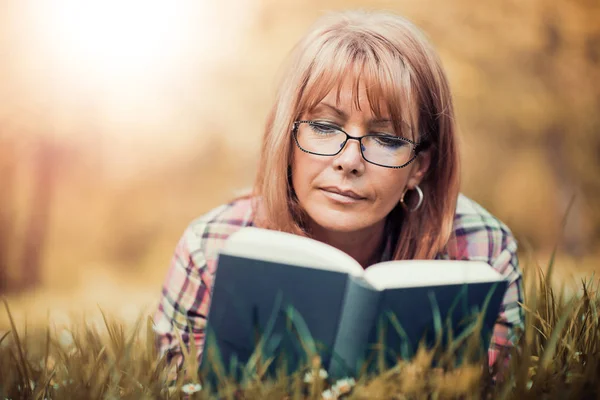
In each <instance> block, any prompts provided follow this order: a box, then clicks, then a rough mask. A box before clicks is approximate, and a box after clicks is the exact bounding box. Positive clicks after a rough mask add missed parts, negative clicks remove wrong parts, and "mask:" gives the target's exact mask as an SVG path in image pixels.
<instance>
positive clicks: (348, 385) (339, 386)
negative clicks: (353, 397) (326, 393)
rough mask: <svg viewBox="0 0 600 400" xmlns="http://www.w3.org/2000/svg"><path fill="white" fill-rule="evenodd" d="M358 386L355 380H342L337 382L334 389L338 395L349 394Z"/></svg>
mask: <svg viewBox="0 0 600 400" xmlns="http://www.w3.org/2000/svg"><path fill="white" fill-rule="evenodd" d="M354 385H356V381H355V380H354V378H342V379H340V380H338V381H337V382H335V383H334V384H333V386H332V389H333V390H334V391H335V392H337V393H348V392H349V391H350V389H352V387H354Z"/></svg>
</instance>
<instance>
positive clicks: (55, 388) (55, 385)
mask: <svg viewBox="0 0 600 400" xmlns="http://www.w3.org/2000/svg"><path fill="white" fill-rule="evenodd" d="M52 387H53V388H54V390H58V388H60V385H59V384H58V383H55V384H54V385H52Z"/></svg>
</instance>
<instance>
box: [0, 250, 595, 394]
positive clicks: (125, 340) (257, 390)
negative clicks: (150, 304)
mask: <svg viewBox="0 0 600 400" xmlns="http://www.w3.org/2000/svg"><path fill="white" fill-rule="evenodd" d="M552 264H553V261H551V262H550V266H549V269H548V273H547V274H544V273H542V272H541V270H538V271H537V273H533V272H531V273H529V276H526V277H525V284H526V302H525V304H524V306H523V307H524V310H525V316H526V325H525V326H526V328H525V331H524V332H523V334H522V335H521V339H520V341H519V343H518V344H517V346H516V347H515V349H513V352H512V358H511V364H510V366H509V369H508V370H506V371H504V374H503V375H504V378H503V379H502V380H501V381H498V382H496V383H494V381H493V380H492V379H491V378H490V375H489V374H488V373H487V368H486V367H485V365H486V361H485V360H483V359H480V360H474V361H472V362H471V363H469V364H463V365H462V366H460V367H458V368H454V367H452V363H451V362H450V363H448V362H446V363H444V365H446V366H447V367H445V368H437V369H431V368H430V365H431V360H432V358H433V357H438V356H440V355H442V356H443V354H441V353H439V352H438V353H436V354H434V353H432V352H427V351H420V352H418V354H417V356H416V357H415V358H413V360H411V361H410V362H408V361H401V362H399V363H398V364H397V365H396V366H394V367H393V368H390V369H387V370H385V371H381V372H380V373H378V374H377V375H373V376H366V375H364V376H361V377H358V378H357V382H352V381H343V382H330V381H329V379H327V378H326V377H325V378H321V377H318V378H315V379H307V378H308V376H307V373H308V372H311V373H312V376H319V373H318V372H319V369H320V365H319V363H318V358H315V359H313V363H312V365H310V366H307V368H305V369H304V370H299V371H296V372H295V373H293V374H291V375H283V374H279V375H277V376H274V377H267V375H266V374H265V373H264V371H265V365H264V364H263V365H261V364H260V363H257V364H256V365H254V366H253V368H252V369H251V370H248V372H250V373H248V374H247V375H246V379H245V380H244V381H243V382H242V383H236V382H234V381H233V380H231V379H228V378H227V377H226V376H225V375H226V374H223V376H222V377H221V378H220V379H219V381H218V383H217V385H216V387H214V386H211V385H210V384H209V383H206V382H205V384H204V385H203V387H202V388H201V389H200V386H197V385H195V384H197V383H201V382H202V376H199V375H198V374H197V373H196V372H195V371H197V370H198V368H197V364H196V360H195V358H194V357H187V358H186V366H187V370H188V371H190V373H188V374H186V375H184V373H179V374H178V376H177V381H176V382H174V383H173V382H170V380H169V376H168V372H167V369H166V368H165V363H164V361H163V360H158V357H157V353H156V349H155V348H154V346H153V338H154V336H153V331H152V325H151V320H150V318H149V317H144V316H141V317H140V319H139V321H138V322H137V324H136V325H135V327H134V328H133V329H127V328H125V324H124V323H122V322H119V321H117V320H115V319H114V318H111V317H109V316H105V315H104V314H103V315H102V316H103V318H104V322H105V326H104V327H103V328H102V329H98V328H97V326H96V325H89V324H86V323H85V321H84V322H82V323H80V324H78V325H77V326H73V327H72V328H71V329H69V330H61V331H59V332H53V331H51V329H50V328H49V327H48V328H47V329H46V331H45V332H40V331H36V332H27V328H25V329H24V330H23V331H22V332H18V331H17V329H16V327H15V325H14V323H13V325H12V330H11V331H10V332H6V333H5V334H0V399H4V398H10V399H19V398H32V399H44V398H47V399H62V398H77V399H79V398H82V399H83V398H85V399H139V398H153V399H154V398H160V399H167V398H182V397H190V398H214V397H218V398H228V399H241V398H244V399H271V398H272V399H281V398H295V399H302V398H314V399H317V398H331V399H334V398H337V397H338V396H339V397H343V398H350V399H374V398H381V399H383V398H395V399H412V398H438V399H445V398H481V397H487V398H501V399H523V398H525V399H526V398H531V399H534V398H535V399H537V398H578V399H579V398H597V397H598V396H600V390H599V388H600V383H598V376H600V319H599V317H598V309H599V308H600V296H599V293H598V281H596V280H595V279H594V278H593V277H590V278H589V279H587V280H583V281H582V282H581V285H580V288H579V291H578V292H577V293H576V294H575V295H574V296H572V297H570V298H567V296H563V294H562V293H561V292H562V290H559V291H558V292H557V290H556V289H553V287H552V286H551V285H550V274H551V271H552V268H553V265H552ZM526 271H533V270H531V269H526ZM5 308H6V312H7V313H8V315H9V317H10V310H9V307H8V304H7V303H6V302H5ZM11 320H12V318H11ZM189 351H190V353H193V352H194V351H195V349H193V348H191V349H189ZM267 362H268V360H267ZM438 365H439V364H438ZM311 369H312V371H311Z"/></svg>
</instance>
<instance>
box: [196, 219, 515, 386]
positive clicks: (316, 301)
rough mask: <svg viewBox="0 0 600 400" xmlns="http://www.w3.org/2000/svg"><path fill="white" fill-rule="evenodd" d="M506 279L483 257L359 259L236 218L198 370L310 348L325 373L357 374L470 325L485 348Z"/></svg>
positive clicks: (238, 366)
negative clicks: (367, 261) (241, 224)
mask: <svg viewBox="0 0 600 400" xmlns="http://www.w3.org/2000/svg"><path fill="white" fill-rule="evenodd" d="M506 288H507V281H506V280H505V279H504V278H503V276H502V275H501V274H500V273H498V272H497V271H496V270H494V269H493V268H492V267H491V266H490V265H489V264H487V263H484V262H478V261H449V260H402V261H387V262H382V263H378V264H374V265H372V266H369V267H368V268H366V269H363V268H362V267H361V265H360V264H359V263H358V262H357V261H356V260H354V259H353V258H352V257H350V256H349V255H348V254H346V253H344V252H342V251H340V250H338V249H336V248H334V247H332V246H329V245H327V244H325V243H322V242H319V241H317V240H313V239H310V238H306V237H301V236H297V235H293V234H289V233H283V232H278V231H272V230H266V229H260V228H255V227H246V228H242V229H241V230H239V231H237V232H236V233H234V234H232V235H231V236H230V237H229V239H228V240H227V241H226V243H225V245H224V247H223V249H222V250H221V251H220V252H219V255H218V261H217V270H216V274H215V279H214V284H213V287H212V293H211V304H210V307H209V312H208V316H207V325H206V340H205V342H204V349H203V357H202V361H201V370H202V371H204V372H205V373H214V371H215V369H214V368H215V367H214V365H216V364H215V363H218V364H219V365H221V367H222V368H225V370H224V371H226V372H227V373H229V374H233V375H235V376H241V375H236V374H238V373H241V372H239V371H241V370H243V368H249V367H252V366H256V365H257V363H258V362H260V361H261V360H262V362H264V361H265V360H269V361H270V368H271V370H273V371H274V370H275V368H276V366H277V368H281V367H284V368H286V369H287V370H288V372H290V371H293V370H295V369H296V368H298V367H301V366H302V365H305V364H306V363H308V362H310V360H308V359H307V357H308V356H309V355H312V356H314V355H318V356H319V357H320V359H321V365H322V367H323V368H324V369H326V370H327V371H328V373H329V375H330V376H332V377H342V376H357V375H358V374H359V373H360V372H361V371H363V372H364V371H370V370H372V368H374V367H369V365H371V366H372V365H373V364H374V362H373V360H374V359H375V358H377V355H378V354H379V355H380V356H382V357H383V359H384V360H385V362H386V363H387V364H393V363H394V362H397V360H398V358H404V359H408V358H410V357H412V356H413V355H414V354H415V352H416V350H417V348H418V346H419V345H420V344H421V345H425V346H429V347H433V346H435V345H436V344H438V345H440V344H443V343H446V344H448V343H450V341H451V339H453V338H454V339H457V338H460V337H466V336H468V335H469V334H474V335H475V334H476V335H479V343H480V347H481V350H482V351H487V346H488V345H489V340H490V337H491V334H492V331H493V327H494V324H495V322H496V319H497V317H498V313H499V308H500V305H501V302H502V299H503V297H504V294H505V291H506ZM475 327H476V328H477V331H476V332H475V333H470V331H469V329H471V330H473V329H474V328H475ZM382 348H384V350H382ZM378 352H380V353H378ZM242 366H244V367H243V368H242ZM222 372H223V371H222Z"/></svg>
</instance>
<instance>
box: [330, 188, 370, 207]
mask: <svg viewBox="0 0 600 400" xmlns="http://www.w3.org/2000/svg"><path fill="white" fill-rule="evenodd" d="M321 191H322V192H323V194H325V196H327V197H328V198H330V199H331V200H334V201H337V202H340V203H346V204H349V203H357V202H359V201H362V200H365V199H366V197H363V196H361V195H359V194H358V193H356V192H354V191H352V190H349V189H342V188H338V187H324V188H321Z"/></svg>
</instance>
